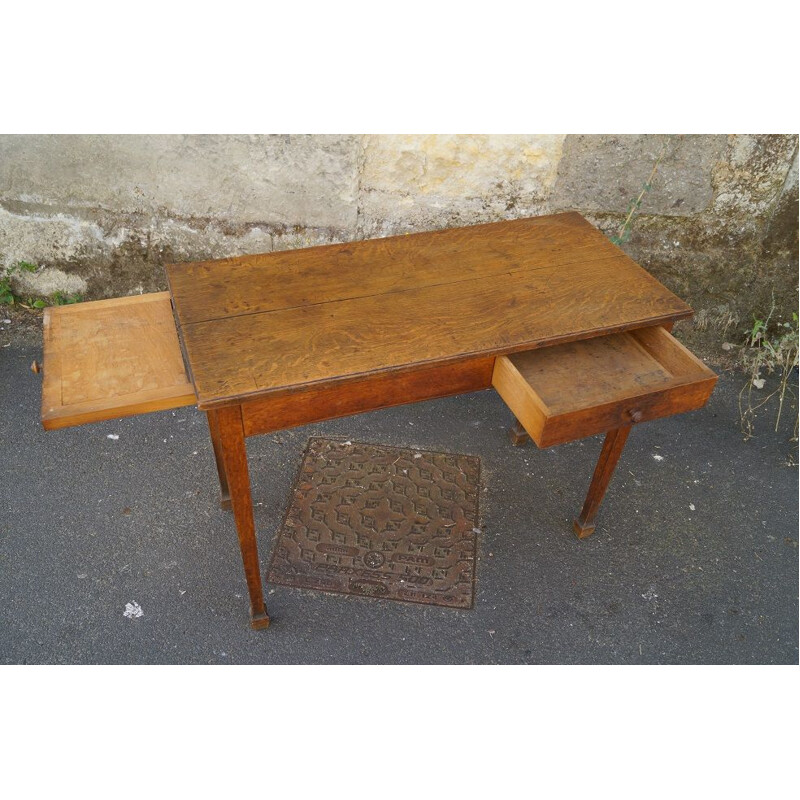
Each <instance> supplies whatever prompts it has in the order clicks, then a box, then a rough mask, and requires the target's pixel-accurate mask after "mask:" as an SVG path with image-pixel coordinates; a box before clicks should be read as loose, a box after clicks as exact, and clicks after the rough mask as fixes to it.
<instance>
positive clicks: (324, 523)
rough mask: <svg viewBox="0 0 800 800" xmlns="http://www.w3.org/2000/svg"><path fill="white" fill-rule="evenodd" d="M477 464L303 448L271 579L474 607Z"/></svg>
mask: <svg viewBox="0 0 800 800" xmlns="http://www.w3.org/2000/svg"><path fill="white" fill-rule="evenodd" d="M479 478H480V459H479V458H476V457H475V456H466V455H460V454H456V453H432V452H429V451H425V450H412V449H404V448H397V447H385V446H382V445H380V446H379V445H372V444H359V443H354V442H341V441H335V440H332V439H322V438H317V437H314V438H312V439H310V440H309V442H308V448H307V449H306V454H305V456H304V458H303V463H302V464H301V466H300V472H299V473H298V476H297V480H296V482H295V486H294V490H293V494H292V500H291V504H290V506H289V510H288V512H287V514H286V518H285V520H284V523H283V527H282V529H281V532H280V535H279V537H278V542H277V545H276V546H275V552H274V553H273V555H272V562H271V563H270V569H269V574H268V576H267V580H268V581H270V582H272V583H279V584H282V585H284V586H297V587H301V588H304V589H320V590H322V591H326V592H343V593H345V594H356V595H362V596H367V597H382V598H386V599H390V600H406V601H409V602H412V603H429V604H432V605H441V606H452V607H454V608H472V598H473V585H474V579H475V546H476V533H477V530H478V497H479V492H478V486H479Z"/></svg>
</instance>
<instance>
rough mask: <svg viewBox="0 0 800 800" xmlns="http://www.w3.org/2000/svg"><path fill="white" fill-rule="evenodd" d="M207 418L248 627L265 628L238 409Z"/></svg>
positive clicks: (262, 592)
mask: <svg viewBox="0 0 800 800" xmlns="http://www.w3.org/2000/svg"><path fill="white" fill-rule="evenodd" d="M208 414H209V418H210V417H216V420H215V422H214V423H212V429H213V425H214V424H216V425H218V431H219V449H220V451H221V453H222V463H223V466H224V469H225V475H226V477H227V482H228V487H229V490H230V498H231V505H232V507H233V517H234V520H235V521H236V532H237V534H238V535H239V547H240V549H241V551H242V562H243V564H244V575H245V578H246V580H247V589H248V591H249V593H250V625H251V627H253V628H266V627H267V626H268V625H269V615H268V614H267V609H266V607H265V605H264V590H263V587H262V584H261V570H260V569H259V566H258V548H257V546H256V526H255V521H254V520H253V501H252V497H251V495H250V474H249V472H248V469H247V448H246V446H245V438H244V427H243V425H242V409H241V406H226V407H224V408H220V409H218V410H216V411H209V412H208Z"/></svg>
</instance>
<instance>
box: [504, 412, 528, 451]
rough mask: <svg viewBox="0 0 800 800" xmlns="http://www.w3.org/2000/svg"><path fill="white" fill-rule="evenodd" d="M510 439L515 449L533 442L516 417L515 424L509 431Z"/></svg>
mask: <svg viewBox="0 0 800 800" xmlns="http://www.w3.org/2000/svg"><path fill="white" fill-rule="evenodd" d="M508 438H509V439H510V440H511V444H513V445H514V447H519V446H520V445H523V444H527V443H528V442H529V441H530V440H531V437H530V434H529V433H528V431H526V430H525V428H523V427H522V423H521V422H520V421H519V420H518V419H517V418H516V417H514V424H513V425H512V426H511V427H510V428H509V429H508Z"/></svg>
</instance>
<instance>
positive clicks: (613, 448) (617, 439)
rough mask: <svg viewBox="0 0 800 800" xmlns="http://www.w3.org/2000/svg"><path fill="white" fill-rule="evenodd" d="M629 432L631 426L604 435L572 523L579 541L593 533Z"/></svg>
mask: <svg viewBox="0 0 800 800" xmlns="http://www.w3.org/2000/svg"><path fill="white" fill-rule="evenodd" d="M630 432H631V426H630V425H626V426H625V427H623V428H615V429H614V430H612V431H609V432H608V433H607V434H606V438H605V441H604V442H603V449H602V450H601V451H600V458H599V459H598V460H597V466H596V467H595V470H594V475H593V476H592V482H591V484H589V492H588V494H587V495H586V502H585V503H584V504H583V509H582V511H581V514H580V516H579V517H578V518H577V519H576V520H575V521H574V522H573V523H572V525H573V527H574V528H575V533H577V534H578V538H579V539H585V538H586V537H587V536H590V535H591V534H592V533H594V518H595V515H596V514H597V511H598V509H599V508H600V503H602V502H603V497H604V496H605V493H606V489H607V488H608V484H609V482H610V481H611V476H612V475H613V474H614V468H615V467H616V466H617V461H619V457H620V455H622V448H623V447H625V441H626V440H627V438H628V434H629V433H630Z"/></svg>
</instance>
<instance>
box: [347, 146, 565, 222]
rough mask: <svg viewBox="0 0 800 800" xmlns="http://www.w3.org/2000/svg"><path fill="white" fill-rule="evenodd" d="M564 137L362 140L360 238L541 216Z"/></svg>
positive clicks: (554, 175)
mask: <svg viewBox="0 0 800 800" xmlns="http://www.w3.org/2000/svg"><path fill="white" fill-rule="evenodd" d="M563 138H564V137H563V136H560V135H541V136H534V135H509V136H497V135H495V136H492V135H480V136H447V135H429V136H422V135H405V136H365V137H364V147H363V160H362V170H361V192H360V196H359V207H360V218H359V233H360V234H361V235H362V236H364V237H369V236H380V235H388V234H391V233H400V232H405V231H411V230H431V229H434V228H442V227H447V226H450V225H469V224H474V223H477V222H484V221H490V220H496V219H501V218H504V219H509V218H514V217H522V216H532V215H535V214H538V213H542V209H543V208H544V203H545V201H546V200H547V198H548V196H549V194H550V192H551V190H552V187H553V184H554V182H555V178H556V169H557V165H558V160H559V158H560V155H561V145H562V141H563Z"/></svg>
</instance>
